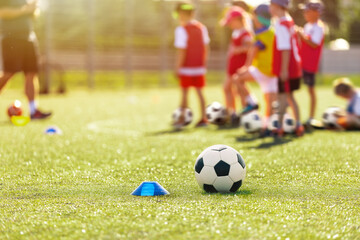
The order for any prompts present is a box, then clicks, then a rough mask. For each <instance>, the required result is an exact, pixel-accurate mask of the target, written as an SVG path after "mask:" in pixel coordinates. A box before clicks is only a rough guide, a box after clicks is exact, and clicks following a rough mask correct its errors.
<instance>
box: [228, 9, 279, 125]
mask: <svg viewBox="0 0 360 240" xmlns="http://www.w3.org/2000/svg"><path fill="white" fill-rule="evenodd" d="M270 19H271V15H270V12H269V5H267V4H260V5H259V6H258V7H257V8H256V9H255V11H254V26H255V28H256V31H255V40H256V42H255V44H254V45H253V47H252V48H251V50H250V51H249V53H248V56H247V61H246V63H245V66H244V67H242V68H240V69H238V71H237V73H235V74H234V75H233V80H234V81H235V82H236V84H237V89H238V91H239V95H240V96H241V97H242V98H243V99H244V98H245V99H244V100H245V102H246V104H247V106H246V107H245V108H244V109H243V110H242V112H241V114H242V115H243V114H245V113H248V112H250V111H252V110H255V109H258V107H259V106H258V103H257V100H256V98H255V97H254V96H253V95H251V94H250V92H249V90H248V88H247V87H246V85H245V83H246V82H250V81H256V82H258V83H259V85H260V87H261V91H262V92H263V93H264V98H265V114H264V126H263V127H264V129H266V128H267V125H268V122H269V118H270V116H271V115H272V113H273V112H272V103H273V102H274V101H275V100H276V98H277V91H278V84H277V78H276V76H274V75H273V74H272V59H273V44H274V39H275V33H274V30H273V29H272V28H271V27H270V22H271V20H270Z"/></svg>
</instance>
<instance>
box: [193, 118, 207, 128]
mask: <svg viewBox="0 0 360 240" xmlns="http://www.w3.org/2000/svg"><path fill="white" fill-rule="evenodd" d="M208 124H209V123H208V121H207V120H206V119H201V120H200V121H199V122H198V123H197V124H196V125H195V127H196V128H199V127H207V126H208Z"/></svg>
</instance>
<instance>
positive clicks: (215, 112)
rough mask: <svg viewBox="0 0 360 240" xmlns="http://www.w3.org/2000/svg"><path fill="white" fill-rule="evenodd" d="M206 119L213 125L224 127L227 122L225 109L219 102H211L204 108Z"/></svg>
mask: <svg viewBox="0 0 360 240" xmlns="http://www.w3.org/2000/svg"><path fill="white" fill-rule="evenodd" d="M206 117H207V119H208V121H209V122H210V123H212V124H215V125H224V124H225V123H226V122H227V120H228V114H227V111H226V108H225V107H224V106H223V105H221V103H219V102H213V103H211V104H210V105H209V106H207V107H206Z"/></svg>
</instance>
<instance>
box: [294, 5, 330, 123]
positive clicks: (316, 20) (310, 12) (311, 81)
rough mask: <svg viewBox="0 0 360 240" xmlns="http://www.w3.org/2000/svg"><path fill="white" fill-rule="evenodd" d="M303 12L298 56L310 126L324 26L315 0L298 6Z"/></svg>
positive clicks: (319, 8) (321, 6) (299, 31)
mask: <svg viewBox="0 0 360 240" xmlns="http://www.w3.org/2000/svg"><path fill="white" fill-rule="evenodd" d="M300 8H301V9H303V10H304V18H305V20H306V24H305V26H304V29H301V28H298V31H297V33H298V36H299V37H300V39H301V45H300V55H301V59H302V68H303V79H304V83H305V84H306V85H307V86H308V90H309V94H310V114H309V119H308V121H307V124H311V122H312V121H313V119H314V116H315V109H316V93H315V83H316V76H315V75H316V73H317V71H318V68H319V62H320V56H321V52H322V48H323V45H324V24H323V23H322V21H321V20H320V14H321V12H322V10H323V4H322V3H321V2H320V1H317V0H311V1H310V2H308V3H307V4H305V5H303V4H302V5H300Z"/></svg>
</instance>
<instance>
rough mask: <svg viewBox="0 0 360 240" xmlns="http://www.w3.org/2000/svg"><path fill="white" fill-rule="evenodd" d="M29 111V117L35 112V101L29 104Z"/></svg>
mask: <svg viewBox="0 0 360 240" xmlns="http://www.w3.org/2000/svg"><path fill="white" fill-rule="evenodd" d="M29 109H30V114H31V115H32V114H34V113H35V112H36V109H37V104H36V102H35V101H31V102H29Z"/></svg>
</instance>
